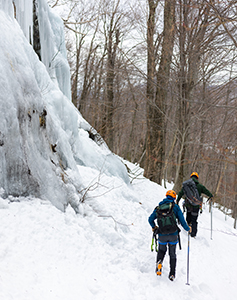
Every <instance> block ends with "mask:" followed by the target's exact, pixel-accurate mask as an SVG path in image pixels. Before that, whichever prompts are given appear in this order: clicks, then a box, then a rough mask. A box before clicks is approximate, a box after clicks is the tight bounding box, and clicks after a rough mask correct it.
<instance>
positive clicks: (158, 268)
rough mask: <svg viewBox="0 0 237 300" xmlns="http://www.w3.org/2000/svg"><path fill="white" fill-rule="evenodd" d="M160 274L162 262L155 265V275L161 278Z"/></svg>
mask: <svg viewBox="0 0 237 300" xmlns="http://www.w3.org/2000/svg"><path fill="white" fill-rule="evenodd" d="M161 274H162V261H161V260H159V261H158V262H157V264H156V275H157V276H161Z"/></svg>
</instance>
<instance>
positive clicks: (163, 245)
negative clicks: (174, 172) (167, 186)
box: [148, 190, 191, 281]
mask: <svg viewBox="0 0 237 300" xmlns="http://www.w3.org/2000/svg"><path fill="white" fill-rule="evenodd" d="M175 200H176V192H175V191H173V190H169V191H167V193H166V198H165V199H163V200H162V201H161V202H160V203H159V205H158V206H157V207H156V208H155V209H154V211H153V213H152V214H151V215H150V217H149V219H148V221H149V224H150V225H151V227H152V231H153V232H154V234H157V233H158V243H159V247H158V252H157V259H156V274H157V275H161V273H162V264H163V260H164V257H165V254H166V251H167V245H168V248H169V256H170V272H169V279H170V280H171V281H173V280H174V279H175V270H176V260H177V259H176V245H177V243H178V234H179V228H178V226H177V223H176V219H178V220H179V222H180V224H181V225H182V227H183V228H184V229H185V230H186V231H189V232H190V231H191V228H190V227H189V226H188V224H187V223H186V221H185V219H184V216H183V213H182V211H181V209H180V207H179V206H178V205H177V204H176V203H175ZM163 204H170V207H171V206H172V209H173V213H174V215H173V218H174V219H175V221H174V222H175V224H176V227H175V228H174V230H173V232H169V233H162V229H161V228H159V227H158V226H157V224H156V223H155V220H156V222H157V217H158V214H157V210H159V208H161V206H162V205H163ZM166 206H167V205H166ZM168 206H169V205H168ZM163 207H164V205H163Z"/></svg>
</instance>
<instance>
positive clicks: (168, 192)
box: [166, 190, 176, 199]
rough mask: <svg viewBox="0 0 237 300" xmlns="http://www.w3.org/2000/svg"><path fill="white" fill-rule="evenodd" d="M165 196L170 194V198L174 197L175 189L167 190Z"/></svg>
mask: <svg viewBox="0 0 237 300" xmlns="http://www.w3.org/2000/svg"><path fill="white" fill-rule="evenodd" d="M167 196H171V197H172V198H174V199H176V193H175V191H173V190H169V191H167V193H166V197H167Z"/></svg>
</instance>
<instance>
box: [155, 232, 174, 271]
mask: <svg viewBox="0 0 237 300" xmlns="http://www.w3.org/2000/svg"><path fill="white" fill-rule="evenodd" d="M158 241H159V248H158V253H157V262H158V261H161V262H163V260H164V257H165V254H166V251H167V245H168V247H169V256H170V273H169V275H174V276H175V269H176V245H177V243H178V235H162V236H160V235H159V239H158Z"/></svg>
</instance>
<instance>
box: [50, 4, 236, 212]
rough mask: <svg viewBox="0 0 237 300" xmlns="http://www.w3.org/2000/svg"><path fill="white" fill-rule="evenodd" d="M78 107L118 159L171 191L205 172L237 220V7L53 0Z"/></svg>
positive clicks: (218, 199) (204, 179)
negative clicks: (168, 185) (134, 165)
mask: <svg viewBox="0 0 237 300" xmlns="http://www.w3.org/2000/svg"><path fill="white" fill-rule="evenodd" d="M48 3H49V4H50V6H51V7H52V9H53V10H55V11H57V12H58V13H59V14H60V16H61V17H62V19H63V22H64V27H65V34H66V46H67V53H68V54H67V55H68V61H69V64H70V70H71V86H72V102H73V103H74V105H75V107H76V108H77V109H78V110H79V111H80V112H81V114H82V115H83V117H84V118H85V119H86V120H87V121H88V122H89V123H90V124H91V125H92V127H93V128H95V129H96V130H97V132H98V133H99V134H100V135H101V136H102V137H103V139H104V140H105V141H106V143H107V145H108V146H109V148H110V149H111V151H112V152H114V153H116V154H118V155H119V156H121V157H123V158H125V159H127V160H129V161H131V162H134V163H139V164H140V165H141V166H142V167H144V170H145V176H146V177H147V178H149V179H150V180H152V181H154V182H157V183H159V184H161V183H162V182H163V180H164V184H165V182H167V181H168V182H174V184H175V185H174V189H175V190H176V191H179V189H180V187H181V183H182V182H183V180H185V179H187V178H188V177H189V175H190V174H191V172H193V171H197V172H198V173H199V174H200V178H201V181H202V182H203V183H204V184H205V185H207V186H208V187H209V188H210V190H212V192H213V194H215V201H216V202H217V203H220V204H221V205H224V206H225V207H226V208H227V209H232V212H233V216H235V217H236V215H237V152H236V151H237V150H236V145H237V140H236V139H237V119H236V116H237V111H236V109H237V100H236V92H237V91H236V83H237V80H236V75H237V74H236V71H237V70H236V57H237V39H236V21H237V20H236V14H237V11H236V1H228V0H225V1H215V0H213V1H212V0H210V1H209V0H208V1H207V0H198V1H195V0H180V1H175V0H163V1H159V0H147V1H146V0H141V1H129V3H128V2H127V1H123V0H114V1H106V0H101V1H91V0H90V1H80V0H78V1H73V0H49V1H48Z"/></svg>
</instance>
